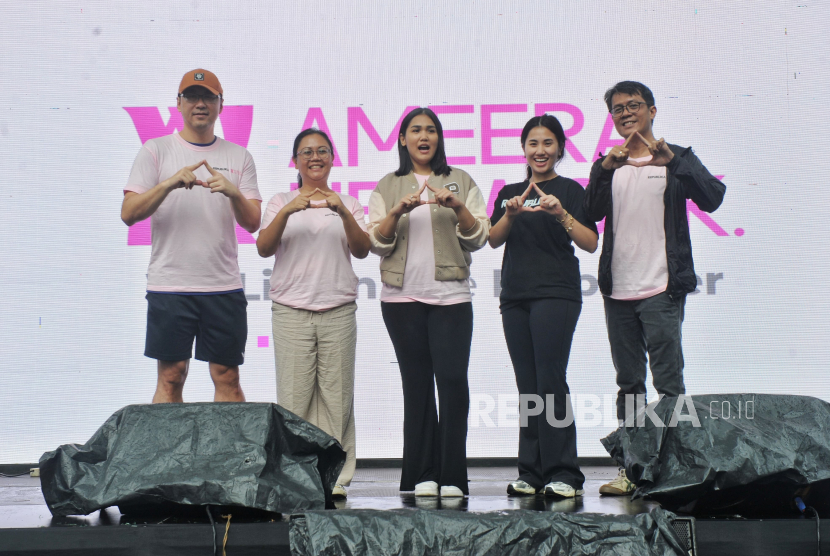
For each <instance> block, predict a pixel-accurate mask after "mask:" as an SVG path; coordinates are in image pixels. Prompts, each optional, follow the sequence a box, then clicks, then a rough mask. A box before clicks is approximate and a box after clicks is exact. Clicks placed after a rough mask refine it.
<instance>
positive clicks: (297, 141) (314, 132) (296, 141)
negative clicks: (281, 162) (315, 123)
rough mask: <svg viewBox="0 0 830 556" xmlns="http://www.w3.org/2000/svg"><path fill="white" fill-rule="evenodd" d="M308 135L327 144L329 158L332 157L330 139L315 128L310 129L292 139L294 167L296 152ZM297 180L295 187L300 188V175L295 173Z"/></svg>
mask: <svg viewBox="0 0 830 556" xmlns="http://www.w3.org/2000/svg"><path fill="white" fill-rule="evenodd" d="M309 135H319V136H320V137H322V138H323V139H325V140H326V143H328V144H329V148H330V149H331V156H334V145H332V144H331V139H329V136H328V135H326V133H325V132H324V131H320V130H319V129H317V128H316V127H310V128H308V129H304V130H302V131H301V132H300V133H299V135H297V137H295V138H294V150H293V151H292V154H291V159H292V160H293V161H294V164H295V165H296V164H297V150H298V149H299V148H300V142H301V141H302V140H303V138H305V137H308V136H309ZM297 180H298V185H297V187H302V186H303V177H302V176H301V175H300V173H299V172H297Z"/></svg>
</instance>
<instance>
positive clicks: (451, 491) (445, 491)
mask: <svg viewBox="0 0 830 556" xmlns="http://www.w3.org/2000/svg"><path fill="white" fill-rule="evenodd" d="M463 496H464V493H463V492H461V489H460V488H458V487H454V486H442V487H441V498H459V497H463Z"/></svg>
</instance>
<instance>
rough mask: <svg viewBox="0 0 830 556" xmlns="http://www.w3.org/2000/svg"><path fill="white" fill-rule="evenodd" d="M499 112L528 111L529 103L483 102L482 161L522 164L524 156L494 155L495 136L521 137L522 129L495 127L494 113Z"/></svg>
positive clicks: (483, 162) (484, 162) (486, 162)
mask: <svg viewBox="0 0 830 556" xmlns="http://www.w3.org/2000/svg"><path fill="white" fill-rule="evenodd" d="M498 112H527V104H482V105H481V163H482V164H522V163H523V162H525V157H524V156H521V155H519V156H496V155H493V144H492V141H493V138H495V137H521V135H522V130H521V129H493V126H492V123H491V122H492V114H493V113H498Z"/></svg>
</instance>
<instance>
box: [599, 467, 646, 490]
mask: <svg viewBox="0 0 830 556" xmlns="http://www.w3.org/2000/svg"><path fill="white" fill-rule="evenodd" d="M636 489H637V485H635V484H634V483H632V482H631V481H629V480H628V477H626V476H625V468H622V467H621V468H620V472H619V473H618V474H617V476H616V477H615V478H614V480H613V481H611V482H610V483H606V484H604V485H602V486H601V487H599V493H600V494H608V495H610V496H625V495H627V494H631V493H632V492H634V491H635V490H636Z"/></svg>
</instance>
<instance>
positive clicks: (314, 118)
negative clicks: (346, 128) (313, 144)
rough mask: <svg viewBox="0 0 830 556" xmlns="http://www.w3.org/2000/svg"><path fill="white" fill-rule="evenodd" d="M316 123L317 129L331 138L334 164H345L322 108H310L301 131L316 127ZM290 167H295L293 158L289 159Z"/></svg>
mask: <svg viewBox="0 0 830 556" xmlns="http://www.w3.org/2000/svg"><path fill="white" fill-rule="evenodd" d="M315 123H316V124H317V129H319V130H320V131H322V132H323V133H325V134H326V135H328V136H329V139H330V140H331V146H332V149H333V150H334V162H333V163H332V166H343V162H341V161H340V155H339V154H338V153H337V146H335V144H334V137H332V136H331V131H329V124H328V123H327V122H326V118H325V116H323V109H322V108H309V109H308V113H307V114H306V115H305V121H304V122H303V129H301V130H300V131H305V130H306V129H309V128H311V127H314V124H315ZM292 154H293V153H292ZM288 167H289V168H293V167H294V161H293V160H291V161H289V164H288Z"/></svg>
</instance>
